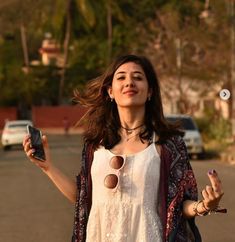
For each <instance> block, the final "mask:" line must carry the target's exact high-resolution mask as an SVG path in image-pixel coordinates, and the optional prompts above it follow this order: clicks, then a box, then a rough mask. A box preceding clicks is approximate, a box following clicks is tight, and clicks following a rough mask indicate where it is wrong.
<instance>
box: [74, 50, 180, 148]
mask: <svg viewBox="0 0 235 242" xmlns="http://www.w3.org/2000/svg"><path fill="white" fill-rule="evenodd" d="M128 62H134V63H136V64H138V65H140V66H141V67H142V68H143V70H144V73H145V75H146V78H147V81H148V85H149V88H151V89H152V96H151V100H149V101H146V104H145V107H146V110H145V118H144V124H145V130H143V131H142V132H141V133H140V134H139V136H140V139H141V140H142V141H143V140H150V139H151V137H152V134H153V131H155V132H156V134H157V135H158V136H159V140H158V143H159V144H161V143H164V141H165V140H166V139H167V138H169V137H170V136H173V135H182V134H183V133H182V131H180V130H179V126H178V125H173V124H171V123H169V122H168V121H167V120H166V119H165V118H164V114H163V107H162V100H161V93H160V86H159V81H158V78H157V74H156V73H155V71H154V68H153V66H152V64H151V62H150V61H149V60H148V59H147V58H146V57H144V56H136V55H125V56H121V57H119V58H117V59H116V60H115V61H114V62H113V63H112V64H111V65H110V66H109V67H108V68H107V70H106V71H105V73H104V74H103V75H101V76H99V77H97V78H96V79H94V80H91V81H89V82H88V84H87V85H86V87H85V90H84V91H83V92H79V91H78V90H75V92H74V101H75V102H77V103H79V104H80V105H82V106H84V107H87V108H88V111H87V113H86V114H85V115H84V117H83V118H82V120H81V121H80V122H78V123H81V122H82V123H83V124H85V126H86V130H85V133H84V139H85V141H86V142H89V143H92V144H93V145H94V148H97V147H98V146H99V145H103V146H104V147H105V148H106V149H111V148H112V147H114V146H115V145H116V144H117V143H118V142H119V141H120V140H121V136H120V134H119V129H120V127H121V123H120V118H119V114H118V110H117V105H116V103H115V101H111V100H110V97H109V95H108V92H107V90H108V87H110V86H111V85H112V80H113V76H114V73H115V71H116V70H117V69H118V68H119V67H120V66H121V65H123V64H125V63H128Z"/></svg>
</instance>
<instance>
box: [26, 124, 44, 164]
mask: <svg viewBox="0 0 235 242" xmlns="http://www.w3.org/2000/svg"><path fill="white" fill-rule="evenodd" d="M27 130H28V134H30V139H31V147H32V148H33V149H35V152H34V153H33V157H34V158H35V159H38V160H40V161H45V160H46V157H45V152H44V149H43V144H42V133H41V131H40V130H39V129H37V128H35V127H32V126H30V125H28V126H27Z"/></svg>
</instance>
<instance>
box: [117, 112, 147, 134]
mask: <svg viewBox="0 0 235 242" xmlns="http://www.w3.org/2000/svg"><path fill="white" fill-rule="evenodd" d="M118 113H119V118H120V122H121V127H122V128H124V129H126V130H128V129H130V130H134V129H136V128H138V127H139V126H140V127H141V126H143V125H144V114H145V111H144V109H143V108H131V109H130V108H119V109H118ZM140 127H139V128H140Z"/></svg>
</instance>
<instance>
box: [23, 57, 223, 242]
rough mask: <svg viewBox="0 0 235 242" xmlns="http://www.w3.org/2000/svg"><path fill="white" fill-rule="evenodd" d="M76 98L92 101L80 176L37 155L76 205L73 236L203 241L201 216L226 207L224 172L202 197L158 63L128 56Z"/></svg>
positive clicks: (150, 241)
mask: <svg viewBox="0 0 235 242" xmlns="http://www.w3.org/2000/svg"><path fill="white" fill-rule="evenodd" d="M75 100H76V101H77V102H79V103H80V104H82V105H84V106H86V107H88V108H89V110H88V112H87V114H86V116H85V117H84V119H83V123H84V122H86V123H85V124H86V131H85V134H84V140H85V142H84V149H83V154H82V168H81V171H80V173H79V175H78V176H77V182H76V183H75V182H73V181H72V180H70V179H69V178H67V177H65V176H64V175H63V174H62V173H61V172H60V171H59V170H58V169H57V168H55V167H54V165H53V164H52V162H51V160H50V156H49V152H48V143H47V140H46V137H45V136H44V137H43V139H44V147H45V151H46V157H47V158H46V161H45V162H40V161H38V160H36V159H34V158H33V156H32V155H33V152H34V150H33V149H32V148H30V137H28V136H27V137H26V138H25V139H24V142H23V145H24V149H25V152H26V154H27V156H28V157H29V159H30V160H31V161H32V162H34V163H35V164H36V165H38V166H39V167H41V169H42V170H43V171H44V172H45V173H46V174H47V175H48V176H49V177H50V179H51V180H52V181H53V182H54V183H55V185H56V186H57V187H58V188H59V189H60V191H61V192H62V193H63V194H64V195H65V196H66V197H67V198H68V199H69V200H71V201H72V202H76V205H75V222H74V232H73V239H72V240H73V241H89V242H91V241H92V242H95V241H98V242H103V241H114V242H118V241H120V242H121V241H122V242H123V241H128V242H135V241H141V242H142V241H143V242H144V241H145V242H162V241H172V242H173V241H174V242H177V241H180V242H183V241H185V242H186V241H187V242H189V241H201V236H200V233H199V231H198V229H197V227H196V225H195V221H194V220H195V216H204V215H207V214H208V213H212V212H218V211H220V210H219V208H218V205H219V202H220V199H221V197H222V195H223V191H222V187H221V182H220V180H219V178H218V175H217V173H216V172H215V171H214V170H211V171H210V172H209V173H208V176H209V179H210V182H211V186H206V187H205V189H204V190H203V191H202V196H203V199H202V200H197V199H198V198H197V186H196V181H195V178H194V174H193V171H192V168H191V166H190V164H189V159H188V155H187V151H186V147H185V144H184V142H183V139H182V137H181V136H182V133H181V132H180V131H179V130H178V128H177V127H176V126H174V125H172V124H169V123H168V122H167V121H166V120H165V118H164V115H163V108H162V101H161V95H160V87H159V82H158V79H157V76H156V73H155V71H154V68H153V66H152V64H151V63H150V62H149V60H148V59H146V58H145V57H141V56H135V55H127V56H122V57H120V58H118V59H117V60H116V61H114V62H113V63H112V64H111V65H110V67H109V68H108V69H107V71H106V72H105V73H104V74H103V75H102V76H100V77H98V78H97V79H95V80H93V81H91V82H90V83H89V84H88V86H87V88H86V89H85V92H84V93H83V94H79V93H78V92H76V93H75Z"/></svg>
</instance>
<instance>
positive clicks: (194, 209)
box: [193, 200, 209, 216]
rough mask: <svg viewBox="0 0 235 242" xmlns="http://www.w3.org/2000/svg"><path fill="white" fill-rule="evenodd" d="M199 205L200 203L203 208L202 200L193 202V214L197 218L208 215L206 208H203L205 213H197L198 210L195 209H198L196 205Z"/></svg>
mask: <svg viewBox="0 0 235 242" xmlns="http://www.w3.org/2000/svg"><path fill="white" fill-rule="evenodd" d="M200 203H202V204H203V205H202V206H203V207H204V208H205V206H204V203H203V201H202V200H198V201H197V202H195V203H194V204H193V212H194V213H195V215H198V216H206V215H207V214H208V213H209V211H208V210H207V209H206V208H205V209H206V211H205V212H202V213H199V212H198V210H197V207H198V205H199V204H200Z"/></svg>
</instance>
